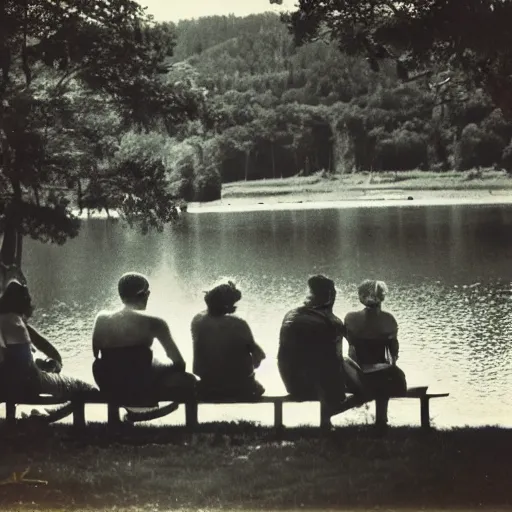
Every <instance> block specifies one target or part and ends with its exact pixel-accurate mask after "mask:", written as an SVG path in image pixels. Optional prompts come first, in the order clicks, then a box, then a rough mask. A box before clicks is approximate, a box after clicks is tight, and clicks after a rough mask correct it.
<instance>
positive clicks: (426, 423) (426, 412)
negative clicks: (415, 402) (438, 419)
mask: <svg viewBox="0 0 512 512" xmlns="http://www.w3.org/2000/svg"><path fill="white" fill-rule="evenodd" d="M420 402H421V405H420V407H421V428H424V429H429V428H430V407H429V404H430V399H429V397H428V396H422V397H421V398H420Z"/></svg>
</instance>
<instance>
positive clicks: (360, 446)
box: [0, 421, 512, 511]
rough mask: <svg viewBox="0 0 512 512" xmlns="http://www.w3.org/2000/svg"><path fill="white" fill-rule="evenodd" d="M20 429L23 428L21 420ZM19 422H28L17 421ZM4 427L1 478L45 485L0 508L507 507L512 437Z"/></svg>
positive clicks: (18, 487) (493, 433)
mask: <svg viewBox="0 0 512 512" xmlns="http://www.w3.org/2000/svg"><path fill="white" fill-rule="evenodd" d="M19 423H21V422H19ZM25 423H27V422H25ZM125 429H126V430H120V431H117V432H111V431H108V430H107V428H106V426H105V425H100V424H91V425H90V426H88V427H87V429H85V430H84V431H83V432H82V433H81V434H80V435H77V434H76V433H75V432H74V431H73V430H72V427H70V426H66V425H51V426H37V424H33V422H30V421H29V422H28V423H27V425H23V424H20V426H18V427H17V428H16V429H15V430H13V429H8V428H7V427H5V426H4V427H2V428H1V429H0V439H1V441H0V450H1V453H2V456H1V459H0V479H1V478H6V477H7V476H8V475H9V474H10V473H12V472H13V471H21V470H23V469H26V468H27V467H30V468H31V469H30V473H29V474H28V475H27V478H37V479H43V480H47V481H48V485H39V486H35V485H29V484H10V485H3V486H0V509H1V510H16V511H25V510H30V511H32V510H36V509H37V510H70V509H73V510H86V509H87V510H91V509H100V510H110V509H113V508H116V509H117V510H128V509H130V510H169V509H178V510H212V509H222V510H226V509H236V510H240V509H243V510H261V509H266V510H269V509H273V510H275V509H288V510H297V509H302V508H306V509H338V510H339V509H340V508H343V509H344V510H349V509H364V510H368V509H374V508H379V509H382V510H385V509H389V508H390V507H392V509H393V510H395V509H396V508H406V509H412V510H418V509H421V508H425V507H426V508H428V509H435V508H437V509H443V508H446V507H448V508H461V507H465V508H466V509H475V510H476V509H481V508H482V507H483V508H487V509H492V510H496V509H498V508H506V507H509V506H510V505H511V504H512V486H510V484H509V470H508V468H509V465H510V458H509V448H508V447H509V446H511V443H512V430H507V429H498V428H484V429H469V428H464V429H457V430H449V431H433V432H429V433H425V432H422V431H421V430H419V429H411V428H392V429H389V430H388V431H387V432H386V433H385V435H384V434H383V433H382V432H379V431H377V430H375V428H374V427H372V426H363V427H361V426H357V427H355V426H354V427H345V428H339V429H335V430H334V431H332V432H330V433H324V434H322V433H321V432H320V431H319V430H317V429H314V428H306V427H304V428H294V429H288V430H287V431H286V432H285V433H283V434H281V435H279V436H278V435H277V434H276V433H275V432H274V431H273V430H272V429H269V428H264V427H258V426H255V425H252V424H247V423H240V424H210V425H202V426H201V427H200V430H199V431H198V432H197V433H190V432H187V431H186V430H185V429H184V428H183V427H148V426H137V427H125Z"/></svg>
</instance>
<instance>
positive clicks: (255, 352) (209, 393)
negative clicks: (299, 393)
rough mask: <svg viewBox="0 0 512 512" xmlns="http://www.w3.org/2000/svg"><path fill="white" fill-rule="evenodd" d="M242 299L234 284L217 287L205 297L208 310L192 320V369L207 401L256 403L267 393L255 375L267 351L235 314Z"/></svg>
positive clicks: (223, 284)
mask: <svg viewBox="0 0 512 512" xmlns="http://www.w3.org/2000/svg"><path fill="white" fill-rule="evenodd" d="M241 298H242V293H241V292H240V290H238V289H237V288H236V285H235V284H234V283H233V282H231V281H228V282H227V283H222V284H220V285H218V286H215V287H214V288H212V289H211V290H210V291H208V292H207V293H206V294H205V297H204V300H205V302H206V306H207V310H206V311H202V312H201V313H198V314H197V315H196V316H195V317H194V318H193V320H192V324H191V330H192V339H193V347H194V368H193V370H194V373H195V374H196V375H197V376H198V377H200V378H201V382H200V384H199V389H200V396H201V398H202V399H204V400H208V399H211V400H213V399H233V400H236V399H240V400H242V399H246V400H252V399H254V400H256V399H257V398H259V397H260V396H261V395H263V393H264V392H265V388H264V387H263V386H262V385H261V384H260V383H259V382H258V381H257V380H256V378H255V375H254V370H255V369H256V368H258V367H259V366H260V363H261V361H262V360H263V359H265V352H264V351H263V349H262V348H261V347H260V346H259V345H258V344H257V343H256V342H255V341H254V338H253V335H252V332H251V329H250V327H249V325H248V324H247V322H246V321H245V320H243V319H242V318H239V317H238V316H236V315H234V314H233V313H234V312H235V311H236V306H235V304H236V303H237V302H238V301H239V300H240V299H241Z"/></svg>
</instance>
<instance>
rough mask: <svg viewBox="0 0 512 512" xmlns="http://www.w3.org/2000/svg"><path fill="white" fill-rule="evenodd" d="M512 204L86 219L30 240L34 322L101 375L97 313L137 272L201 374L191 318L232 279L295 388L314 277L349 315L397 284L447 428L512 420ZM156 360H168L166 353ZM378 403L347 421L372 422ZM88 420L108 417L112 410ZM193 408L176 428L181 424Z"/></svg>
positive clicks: (300, 410)
mask: <svg viewBox="0 0 512 512" xmlns="http://www.w3.org/2000/svg"><path fill="white" fill-rule="evenodd" d="M511 235H512V206H511V205H445V206H413V205H402V206H389V207H387V206H380V207H377V208H376V207H371V206H368V207H359V208H335V207H333V208H323V209H319V210H314V209H287V210H274V211H246V212H210V213H187V214H184V215H183V216H182V218H181V219H180V221H179V222H178V223H176V224H175V225H173V226H172V227H168V228H166V230H165V231H164V232H163V233H154V234H150V235H146V236H143V235H141V234H139V233H138V232H137V231H134V230H130V229H128V228H126V227H123V225H122V224H121V223H119V222H115V221H106V220H100V219H95V220H87V221H84V223H83V228H82V231H81V234H80V236H79V237H78V238H76V239H74V240H71V241H69V242H68V243H66V244H65V245H64V246H62V247H57V246H50V245H42V244H39V243H35V242H32V241H28V242H27V243H26V245H25V254H24V258H25V259H24V268H25V273H26V275H27V278H28V281H29V284H30V288H31V291H32V294H33V299H34V303H35V304H36V308H37V309H36V312H35V317H34V320H33V323H34V325H35V326H37V327H38V328H39V329H40V330H41V331H42V332H43V333H45V334H46V335H48V336H49V338H50V339H52V340H54V342H55V344H56V346H57V347H58V348H59V350H60V351H61V353H62V355H63V357H64V361H65V365H64V370H65V371H66V372H67V373H70V374H73V375H76V376H79V377H82V378H84V379H86V380H89V381H92V375H91V371H90V366H91V362H92V353H91V331H92V325H93V320H94V317H95V314H96V313H97V311H98V310H100V309H103V308H110V307H115V306H117V305H118V303H119V300H118V298H117V288H116V286H117V280H118V278H119V276H120V275H121V274H122V273H123V272H126V271H130V270H136V271H139V272H143V273H145V274H147V275H148V276H149V279H150V283H151V292H152V293H151V297H150V302H149V310H150V311H152V312H154V313H156V314H159V315H162V316H163V317H164V318H165V319H166V320H167V321H168V322H169V325H170V328H171V332H172V334H173V336H174V338H175V340H176V342H177V344H178V346H179V347H180V349H181V351H182V353H183V355H184V357H185V358H186V360H187V362H188V367H189V368H191V367H192V357H191V354H192V350H191V345H192V342H191V335H190V321H191V319H192V317H193V316H194V315H195V314H196V313H197V312H198V311H200V310H202V309H204V302H203V291H204V290H206V289H208V287H210V286H211V285H212V284H213V283H214V282H215V281H216V280H217V279H218V278H220V277H222V276H228V277H231V278H232V279H233V280H235V281H236V282H237V284H238V286H239V287H240V288H241V290H242V292H243V298H242V300H241V301H240V303H239V308H238V314H240V316H242V317H243V318H245V319H247V321H248V322H249V324H250V326H251V328H252V330H253V333H254V335H255V338H256V340H257V341H258V342H259V343H260V344H261V345H262V347H263V348H264V349H265V351H266V352H267V356H268V357H267V360H266V361H265V362H264V363H263V364H262V367H261V368H260V370H259V373H258V375H259V380H260V381H261V382H262V383H263V384H264V386H265V387H266V388H267V391H268V392H270V393H274V392H275V393H281V392H284V387H283V385H282V383H281V380H280V378H279V374H278V371H277V365H276V354H277V344H278V333H279V328H280V324H281V320H282V318H283V316H284V314H285V313H286V312H287V311H288V310H289V309H291V308H293V307H295V306H297V305H300V304H301V303H302V301H303V300H304V298H305V295H306V290H307V286H306V280H307V278H308V276H309V275H311V274H313V273H324V274H326V275H328V276H330V277H331V278H332V279H334V280H335V282H336V285H337V288H338V300H337V303H336V305H335V313H336V314H337V315H338V316H340V317H341V318H343V317H344V315H345V314H346V313H347V312H348V311H349V310H352V309H358V308H359V307H360V304H359V302H358V298H357V285H358V283H359V282H360V281H361V280H363V279H364V278H378V279H382V280H384V281H386V283H387V284H388V287H389V290H390V293H389V296H388V298H387V299H386V301H385V303H384V306H385V309H387V310H389V311H391V312H392V313H393V314H394V315H395V317H396V319H397V321H398V323H399V326H400V331H399V340H400V346H401V352H400V359H399V365H400V366H401V368H402V369H403V370H404V371H405V373H406V375H407V377H408V383H409V384H410V385H415V384H418V385H420V384H428V385H429V386H430V389H431V390H432V391H436V390H439V391H449V392H450V394H451V395H450V397H449V398H445V399H439V400H437V401H433V403H432V405H431V414H432V417H433V423H434V424H435V425H437V426H439V427H451V426H462V425H487V424H497V425H503V426H512V396H511V394H510V393H509V391H507V390H510V389H512V298H511V295H508V294H506V293H503V291H506V290H510V289H511V288H512V264H511V262H512V236H511ZM156 354H157V356H158V357H159V358H163V357H164V353H163V351H162V350H161V349H160V347H158V348H157V349H156ZM373 412H374V411H373V407H371V408H370V409H368V408H367V407H366V408H365V407H363V408H360V409H357V410H353V411H349V412H348V413H346V414H343V415H342V416H340V417H337V418H336V420H335V422H334V423H335V424H339V425H342V424H346V423H350V422H365V421H371V416H372V415H373ZM389 416H390V422H391V424H395V425H402V424H403V425H405V424H419V406H418V404H417V403H416V401H408V400H405V401H393V402H392V403H391V404H390V411H389ZM88 417H91V418H93V419H94V418H96V419H103V418H105V417H106V414H105V411H104V409H103V408H100V407H96V408H91V411H90V412H89V411H88ZM183 419H184V413H183V411H181V410H180V411H178V412H177V413H175V414H173V415H171V416H170V417H169V418H168V419H166V420H165V422H169V423H181V422H183ZM235 419H248V420H254V421H261V423H263V424H270V423H271V422H272V409H271V406H269V405H259V406H257V407H256V406H243V407H240V406H238V407H237V406H226V407H213V406H203V407H201V408H200V420H202V421H205V420H235ZM285 423H286V424H288V425H296V424H304V423H312V424H317V423H318V406H317V405H314V404H309V405H307V404H301V405H288V406H286V407H285Z"/></svg>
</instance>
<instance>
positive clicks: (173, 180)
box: [169, 155, 194, 201]
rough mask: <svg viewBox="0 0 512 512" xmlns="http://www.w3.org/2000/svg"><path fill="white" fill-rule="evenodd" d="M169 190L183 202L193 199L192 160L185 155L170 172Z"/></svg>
mask: <svg viewBox="0 0 512 512" xmlns="http://www.w3.org/2000/svg"><path fill="white" fill-rule="evenodd" d="M169 181H170V189H171V192H172V194H173V195H174V196H176V197H181V198H183V199H185V201H193V199H194V160H193V158H192V156H190V155H187V156H186V157H185V158H183V159H182V160H180V161H179V162H178V163H177V164H176V166H175V169H173V171H172V172H171V175H170V178H169Z"/></svg>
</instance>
